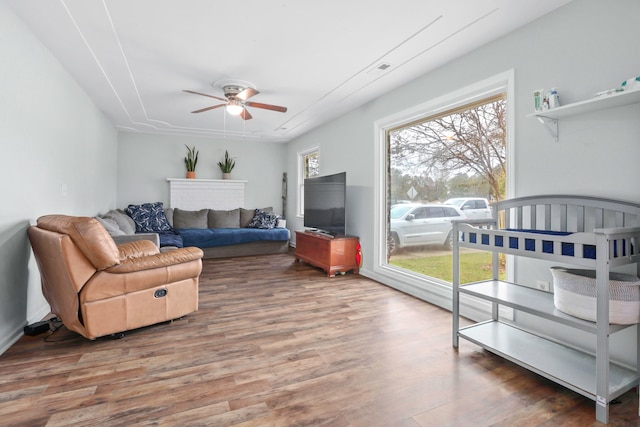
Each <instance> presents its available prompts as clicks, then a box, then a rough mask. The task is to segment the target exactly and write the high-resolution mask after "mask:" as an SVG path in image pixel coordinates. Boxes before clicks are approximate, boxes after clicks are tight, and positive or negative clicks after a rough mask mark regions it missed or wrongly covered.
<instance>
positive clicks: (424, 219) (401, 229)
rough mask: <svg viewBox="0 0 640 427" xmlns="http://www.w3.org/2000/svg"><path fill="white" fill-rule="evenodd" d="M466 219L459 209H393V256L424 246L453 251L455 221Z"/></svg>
mask: <svg viewBox="0 0 640 427" xmlns="http://www.w3.org/2000/svg"><path fill="white" fill-rule="evenodd" d="M461 218H464V215H463V214H462V212H460V210H458V208H456V207H455V206H448V205H440V204H418V203H406V204H405V203H403V204H398V205H393V206H391V210H390V225H391V240H390V242H389V243H390V248H389V250H390V253H394V252H395V251H397V250H398V249H399V248H404V247H407V246H421V245H444V246H445V247H446V248H447V249H451V246H452V244H453V240H452V239H453V234H452V232H451V230H452V228H453V226H452V224H451V220H454V219H461Z"/></svg>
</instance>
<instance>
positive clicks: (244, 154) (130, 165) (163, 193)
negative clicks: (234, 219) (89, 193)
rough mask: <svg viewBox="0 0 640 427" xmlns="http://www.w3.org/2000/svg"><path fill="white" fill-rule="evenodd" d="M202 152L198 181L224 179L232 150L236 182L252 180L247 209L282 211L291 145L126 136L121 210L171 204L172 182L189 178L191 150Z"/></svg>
mask: <svg viewBox="0 0 640 427" xmlns="http://www.w3.org/2000/svg"><path fill="white" fill-rule="evenodd" d="M185 145H188V146H189V147H193V146H195V147H196V150H198V151H199V152H200V154H199V156H198V165H197V166H196V178H206V179H222V172H221V171H220V168H219V167H218V161H220V160H223V159H224V152H225V150H227V151H228V152H229V156H231V157H232V158H233V159H234V160H235V161H236V166H235V168H234V169H233V171H232V172H231V179H239V180H246V181H248V182H247V187H246V193H245V207H246V208H248V209H252V208H263V207H267V206H272V207H273V208H274V212H276V213H278V214H279V213H281V211H282V196H281V195H282V173H283V172H285V167H284V164H285V161H286V158H285V156H284V153H285V150H286V146H285V145H283V144H275V143H273V144H271V143H264V142H255V141H230V140H212V139H209V138H195V137H184V136H166V135H155V134H139V133H128V132H121V133H120V136H119V144H118V147H119V148H118V200H117V203H118V207H120V208H126V207H127V206H128V205H129V204H131V203H132V204H137V203H146V202H163V203H164V204H165V206H168V205H169V183H168V182H167V178H184V177H185V174H186V168H185V164H184V157H185V155H186V153H187V148H186V147H185Z"/></svg>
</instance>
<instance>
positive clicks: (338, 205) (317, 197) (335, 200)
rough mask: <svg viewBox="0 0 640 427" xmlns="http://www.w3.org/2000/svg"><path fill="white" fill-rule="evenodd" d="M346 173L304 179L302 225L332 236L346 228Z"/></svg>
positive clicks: (344, 232) (345, 231)
mask: <svg viewBox="0 0 640 427" xmlns="http://www.w3.org/2000/svg"><path fill="white" fill-rule="evenodd" d="M346 193H347V173H346V172H342V173H337V174H334V175H326V176H319V177H314V178H307V179H305V180H304V226H305V227H308V228H313V229H317V231H320V232H325V233H327V234H331V235H333V236H344V235H346V234H347V229H346V221H345V219H346V216H345V205H346Z"/></svg>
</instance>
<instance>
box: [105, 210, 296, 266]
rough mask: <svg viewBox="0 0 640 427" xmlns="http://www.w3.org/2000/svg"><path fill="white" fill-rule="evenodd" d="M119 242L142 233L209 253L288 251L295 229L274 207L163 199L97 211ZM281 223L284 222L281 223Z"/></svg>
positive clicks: (162, 243)
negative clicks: (190, 204)
mask: <svg viewBox="0 0 640 427" xmlns="http://www.w3.org/2000/svg"><path fill="white" fill-rule="evenodd" d="M96 218H97V219H98V220H99V221H100V222H101V223H102V224H103V225H104V226H105V228H106V229H107V231H108V232H109V233H110V234H111V235H112V237H113V238H114V240H115V241H116V243H118V242H119V241H126V240H130V239H132V238H136V237H138V236H140V237H143V236H144V238H149V239H152V240H153V238H154V237H155V238H156V239H157V243H158V244H159V246H160V247H161V249H162V248H164V249H166V248H171V247H182V246H185V247H187V246H195V247H198V248H200V249H202V250H203V252H204V258H224V257H234V256H249V255H265V254H272V253H286V252H287V251H288V250H289V239H290V233H289V230H288V229H287V228H284V227H282V226H281V224H282V223H283V221H281V220H280V218H278V216H277V215H275V214H273V209H272V208H263V209H243V208H238V209H233V210H229V211H221V210H213V209H201V210H198V211H187V210H182V209H177V208H176V209H172V208H167V209H165V208H163V207H162V203H146V204H142V205H129V207H128V208H127V209H126V210H125V211H122V210H112V211H109V212H107V213H106V214H104V215H99V216H97V217H96ZM279 225H280V226H279Z"/></svg>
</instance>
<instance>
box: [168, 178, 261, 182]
mask: <svg viewBox="0 0 640 427" xmlns="http://www.w3.org/2000/svg"><path fill="white" fill-rule="evenodd" d="M167 181H169V182H171V181H187V182H245V183H246V182H249V181H246V180H242V179H203V178H167Z"/></svg>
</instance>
